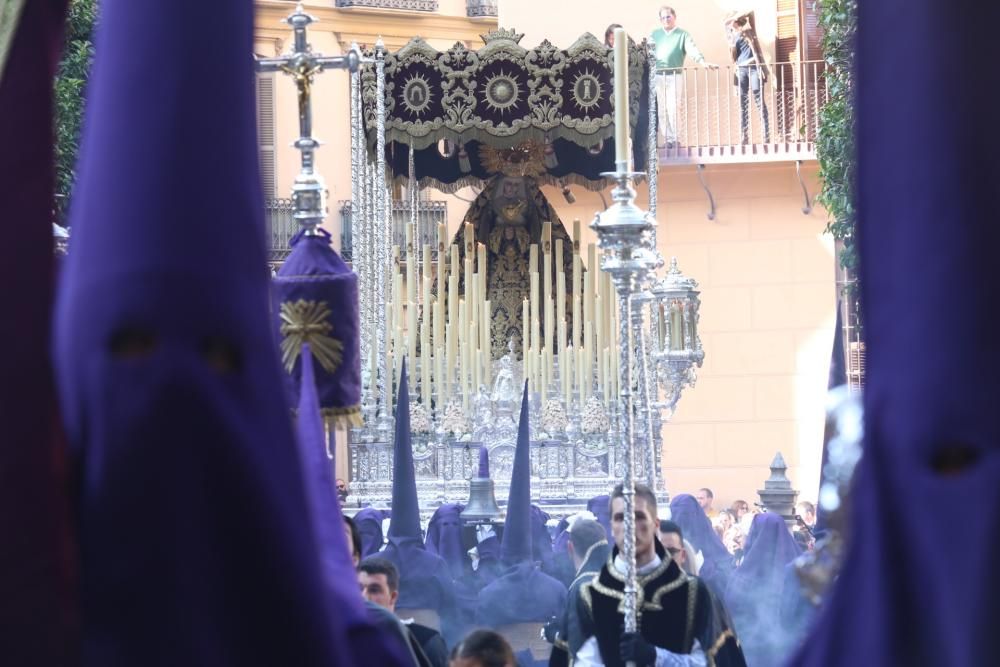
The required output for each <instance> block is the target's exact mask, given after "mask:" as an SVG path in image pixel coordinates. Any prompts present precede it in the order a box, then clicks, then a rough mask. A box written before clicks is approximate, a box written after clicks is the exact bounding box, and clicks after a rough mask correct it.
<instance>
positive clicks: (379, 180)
mask: <svg viewBox="0 0 1000 667" xmlns="http://www.w3.org/2000/svg"><path fill="white" fill-rule="evenodd" d="M374 172H375V173H374V177H375V178H374V187H373V189H374V192H373V193H372V203H373V206H374V213H375V216H374V217H375V220H374V225H373V227H374V230H375V234H374V236H375V238H374V241H375V242H374V244H373V246H374V253H375V254H374V259H375V261H374V263H373V269H374V271H375V272H376V273H375V284H374V287H375V290H374V291H375V320H376V322H378V330H377V332H376V341H377V345H378V349H379V350H380V353H381V356H382V358H381V359H380V360H379V361H380V363H379V367H380V368H381V369H382V380H381V382H380V389H381V391H380V392H379V393H380V394H381V396H382V405H383V413H382V416H381V418H380V420H379V421H380V425H381V426H382V428H383V429H385V430H388V429H389V428H391V421H392V395H393V392H392V374H393V369H392V368H390V367H389V359H388V358H387V357H386V356H385V354H384V350H385V337H386V336H387V335H389V332H387V331H386V321H385V301H386V298H385V290H386V285H385V281H384V280H381V279H379V278H380V277H379V276H378V273H377V272H378V271H379V270H380V268H379V267H386V266H389V255H390V248H391V245H392V238H391V234H390V229H391V224H392V223H391V221H390V220H389V215H387V212H386V187H385V44H384V43H383V42H382V38H381V37H379V38H378V40H376V42H375V164H374ZM381 270H384V269H381ZM396 354H398V351H397V352H396Z"/></svg>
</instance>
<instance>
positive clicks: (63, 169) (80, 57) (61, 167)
mask: <svg viewBox="0 0 1000 667" xmlns="http://www.w3.org/2000/svg"><path fill="white" fill-rule="evenodd" d="M96 21H97V0H71V2H70V6H69V14H68V16H67V20H66V46H65V47H64V50H63V57H62V61H61V62H60V63H59V72H58V74H57V75H56V80H55V88H54V90H55V135H56V145H55V161H56V206H55V208H56V210H57V211H58V212H59V217H60V218H61V217H62V214H63V212H64V211H65V210H66V205H67V204H68V202H69V196H70V193H71V192H72V190H73V182H74V181H75V179H76V171H75V169H76V157H77V153H78V152H79V148H80V144H79V142H80V128H81V126H82V125H83V108H84V102H85V95H86V88H87V78H88V76H89V75H90V63H91V61H92V60H93V55H94V45H93V42H92V38H93V32H94V24H95V22H96Z"/></svg>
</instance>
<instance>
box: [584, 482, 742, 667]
mask: <svg viewBox="0 0 1000 667" xmlns="http://www.w3.org/2000/svg"><path fill="white" fill-rule="evenodd" d="M634 510H635V560H636V572H637V575H638V577H637V579H638V582H637V583H638V594H639V595H638V609H639V612H640V613H639V626H638V631H637V632H623V631H622V627H623V626H624V618H623V612H622V610H621V609H622V602H623V600H624V590H625V574H624V573H625V562H624V559H623V558H622V557H621V556H620V555H619V550H620V549H621V548H622V544H623V543H624V532H625V530H624V522H625V500H624V493H623V491H622V486H621V485H620V484H619V485H618V486H617V487H615V490H614V491H613V492H612V494H611V531H612V533H613V534H614V538H615V547H614V549H612V551H611V555H610V557H609V558H608V560H607V561H606V562H605V563H604V566H603V567H602V568H601V570H600V571H599V572H598V573H597V574H596V575H595V576H594V577H593V578H591V579H590V580H589V581H587V582H586V583H584V584H583V585H582V586H581V587H580V594H579V596H578V598H577V608H578V611H579V615H580V627H581V630H582V637H583V638H584V640H583V644H582V645H581V647H580V649H579V650H577V652H576V659H575V661H574V665H576V666H577V667H583V666H586V667H620V666H624V665H625V664H626V663H629V662H632V663H634V664H635V665H636V666H637V667H647V666H652V665H659V664H670V665H676V666H680V665H687V666H692V667H693V666H695V665H705V664H706V663H707V664H713V665H716V666H717V667H745V665H746V661H745V660H744V658H743V653H742V651H741V650H740V647H739V644H738V642H737V641H736V636H735V635H734V634H733V632H732V630H731V629H730V628H728V627H724V624H723V623H720V617H719V615H717V614H716V613H715V610H714V608H713V604H712V598H711V594H710V593H709V591H708V587H707V586H706V585H705V584H704V583H703V582H702V581H701V580H700V579H698V578H697V577H692V576H690V575H688V574H686V573H684V572H683V571H682V570H681V569H680V567H678V565H677V563H675V562H674V560H673V559H672V558H670V556H669V555H668V554H667V551H666V549H664V548H663V545H662V544H660V541H659V540H658V539H657V538H656V529H657V528H658V527H659V523H660V522H659V518H658V517H657V513H656V496H655V495H654V494H653V492H652V490H650V488H649V487H647V486H645V485H643V484H636V487H635V506H634Z"/></svg>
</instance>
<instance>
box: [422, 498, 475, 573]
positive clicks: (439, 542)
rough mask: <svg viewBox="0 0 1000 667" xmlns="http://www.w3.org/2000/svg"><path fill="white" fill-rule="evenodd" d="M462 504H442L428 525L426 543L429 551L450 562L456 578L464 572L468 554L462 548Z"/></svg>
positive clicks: (449, 565)
mask: <svg viewBox="0 0 1000 667" xmlns="http://www.w3.org/2000/svg"><path fill="white" fill-rule="evenodd" d="M461 515H462V505H459V504H457V503H446V504H444V505H441V506H440V507H438V508H437V509H436V510H434V514H433V515H431V521H430V523H429V524H428V525H427V538H426V539H425V540H424V545H425V546H426V547H427V551H429V552H431V553H432V554H437V555H438V556H441V558H443V559H444V561H445V562H446V563H448V567H450V568H451V573H452V576H453V577H455V578H456V579H457V578H458V577H460V576H462V575H463V574H464V570H465V565H466V563H467V562H468V556H467V555H466V553H465V549H463V548H462V519H461Z"/></svg>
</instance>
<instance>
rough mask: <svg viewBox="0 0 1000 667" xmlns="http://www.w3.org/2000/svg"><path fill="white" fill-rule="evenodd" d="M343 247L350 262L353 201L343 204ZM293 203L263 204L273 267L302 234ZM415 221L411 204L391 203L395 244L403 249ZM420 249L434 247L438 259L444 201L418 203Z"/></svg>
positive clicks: (274, 201) (445, 208)
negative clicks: (299, 234) (439, 227)
mask: <svg viewBox="0 0 1000 667" xmlns="http://www.w3.org/2000/svg"><path fill="white" fill-rule="evenodd" d="M339 209H340V230H341V231H340V248H341V252H340V254H341V256H342V257H343V258H344V260H346V261H348V262H349V261H351V254H352V245H353V243H352V239H351V202H349V201H341V202H340V207H339ZM293 212H294V211H293V208H292V200H291V199H288V198H280V199H270V200H268V201H266V202H265V203H264V227H265V230H266V235H267V260H268V262H270V263H271V264H272V265H280V264H281V262H283V261H284V260H285V257H287V256H288V253H289V252H290V251H291V240H292V237H293V236H295V233H296V232H298V231H299V227H298V223H297V222H296V221H295V218H294V217H293V216H292V214H293ZM411 219H414V218H413V216H411V214H410V202H409V201H401V200H394V201H393V202H392V244H393V245H399V246H403V245H404V244H405V242H406V225H407V223H409V222H410V221H411ZM415 220H416V222H417V239H418V246H423V245H424V244H427V245H429V246H431V253H432V255H433V257H435V258H436V257H437V226H438V223H441V222H445V223H446V222H448V203H447V202H443V201H421V202H418V203H417V211H416V216H415Z"/></svg>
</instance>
